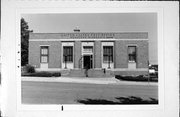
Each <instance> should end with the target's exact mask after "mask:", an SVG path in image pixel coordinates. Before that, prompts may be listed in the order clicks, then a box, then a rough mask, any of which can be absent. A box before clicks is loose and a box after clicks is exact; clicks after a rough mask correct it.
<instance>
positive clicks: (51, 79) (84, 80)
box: [21, 77, 158, 86]
mask: <svg viewBox="0 0 180 117" xmlns="http://www.w3.org/2000/svg"><path fill="white" fill-rule="evenodd" d="M21 78H22V81H35V82H68V83H88V84H113V85H154V86H157V85H158V83H155V82H149V83H148V82H134V81H121V80H118V79H116V78H114V77H111V78H86V77H82V78H78V77H77V78H76V77H73V78H70V77H21Z"/></svg>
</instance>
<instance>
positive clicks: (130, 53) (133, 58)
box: [128, 46, 136, 62]
mask: <svg viewBox="0 0 180 117" xmlns="http://www.w3.org/2000/svg"><path fill="white" fill-rule="evenodd" d="M128 56H129V62H136V46H128Z"/></svg>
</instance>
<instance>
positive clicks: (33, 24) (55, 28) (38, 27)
mask: <svg viewBox="0 0 180 117" xmlns="http://www.w3.org/2000/svg"><path fill="white" fill-rule="evenodd" d="M22 17H23V18H24V19H25V21H27V22H28V25H29V28H30V29H31V30H33V32H34V33H61V32H73V29H75V28H76V27H78V28H79V29H80V30H81V32H148V33H149V34H148V35H149V61H150V63H151V64H157V14H156V13H85V14H84V13H78V14H77V13H75V14H70V13H68V14H23V15H22Z"/></svg>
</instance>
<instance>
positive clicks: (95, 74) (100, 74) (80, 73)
mask: <svg viewBox="0 0 180 117" xmlns="http://www.w3.org/2000/svg"><path fill="white" fill-rule="evenodd" d="M65 76H67V77H86V73H85V69H71V70H70V71H69V74H67V75H65ZM113 76H114V73H113V71H111V70H105V72H104V70H101V69H99V70H97V69H89V70H88V77H90V78H105V77H113Z"/></svg>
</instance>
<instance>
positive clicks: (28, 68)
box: [25, 65, 35, 73]
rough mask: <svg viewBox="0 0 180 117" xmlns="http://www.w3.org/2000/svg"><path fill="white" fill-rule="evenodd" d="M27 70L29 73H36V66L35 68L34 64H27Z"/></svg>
mask: <svg viewBox="0 0 180 117" xmlns="http://www.w3.org/2000/svg"><path fill="white" fill-rule="evenodd" d="M25 71H26V72H27V73H35V68H34V66H32V65H26V66H25Z"/></svg>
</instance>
